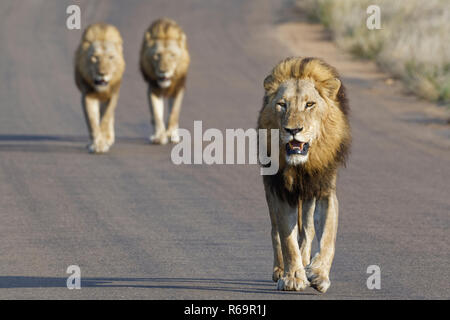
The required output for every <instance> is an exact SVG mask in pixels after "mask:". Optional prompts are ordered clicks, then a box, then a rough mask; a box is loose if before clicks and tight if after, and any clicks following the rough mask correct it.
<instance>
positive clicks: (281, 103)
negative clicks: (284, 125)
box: [277, 101, 286, 109]
mask: <svg viewBox="0 0 450 320" xmlns="http://www.w3.org/2000/svg"><path fill="white" fill-rule="evenodd" d="M277 106H280V107H282V108H283V109H286V102H283V101H280V102H278V103H277Z"/></svg>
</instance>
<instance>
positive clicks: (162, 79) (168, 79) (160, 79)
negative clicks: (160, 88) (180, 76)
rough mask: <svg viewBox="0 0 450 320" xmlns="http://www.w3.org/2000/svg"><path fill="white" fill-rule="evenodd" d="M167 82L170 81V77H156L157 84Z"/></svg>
mask: <svg viewBox="0 0 450 320" xmlns="http://www.w3.org/2000/svg"><path fill="white" fill-rule="evenodd" d="M167 81H170V77H167V76H160V77H158V82H167Z"/></svg>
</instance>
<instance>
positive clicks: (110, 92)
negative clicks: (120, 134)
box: [75, 23, 125, 153]
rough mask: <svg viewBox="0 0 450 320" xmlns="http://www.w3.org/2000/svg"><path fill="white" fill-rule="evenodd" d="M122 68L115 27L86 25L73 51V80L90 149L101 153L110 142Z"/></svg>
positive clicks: (122, 63) (100, 24)
mask: <svg viewBox="0 0 450 320" xmlns="http://www.w3.org/2000/svg"><path fill="white" fill-rule="evenodd" d="M124 71H125V61H124V58H123V50H122V37H121V36H120V33H119V31H118V30H117V28H116V27H114V26H112V25H108V24H103V23H99V24H93V25H91V26H89V27H88V28H87V29H86V30H85V31H84V33H83V36H82V38H81V42H80V45H79V46H78V49H77V51H76V54H75V82H76V84H77V87H78V89H79V90H80V91H81V95H82V98H81V104H82V105H83V111H84V115H85V118H86V123H87V127H88V130H89V136H90V139H91V142H90V144H89V145H88V149H89V152H91V153H105V152H107V151H108V150H109V148H110V147H111V146H112V145H113V144H114V139H115V138H114V111H115V109H116V106H117V100H118V98H119V90H120V84H121V80H122V76H123V73H124Z"/></svg>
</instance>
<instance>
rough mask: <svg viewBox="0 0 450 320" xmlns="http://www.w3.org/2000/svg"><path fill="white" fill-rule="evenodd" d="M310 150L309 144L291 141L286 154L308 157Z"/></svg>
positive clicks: (287, 144) (287, 145)
mask: <svg viewBox="0 0 450 320" xmlns="http://www.w3.org/2000/svg"><path fill="white" fill-rule="evenodd" d="M308 150H309V143H308V142H301V141H297V140H291V141H289V142H288V143H286V152H287V154H288V155H293V154H300V155H302V156H306V155H307V154H308Z"/></svg>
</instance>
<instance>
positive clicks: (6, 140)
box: [0, 134, 149, 153]
mask: <svg viewBox="0 0 450 320" xmlns="http://www.w3.org/2000/svg"><path fill="white" fill-rule="evenodd" d="M87 143H88V137H86V136H70V135H31V134H0V152H12V151H16V152H37V153H39V152H40V153H86V145H87ZM117 143H124V144H131V145H148V144H149V142H148V139H145V138H139V137H118V138H116V144H117Z"/></svg>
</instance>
